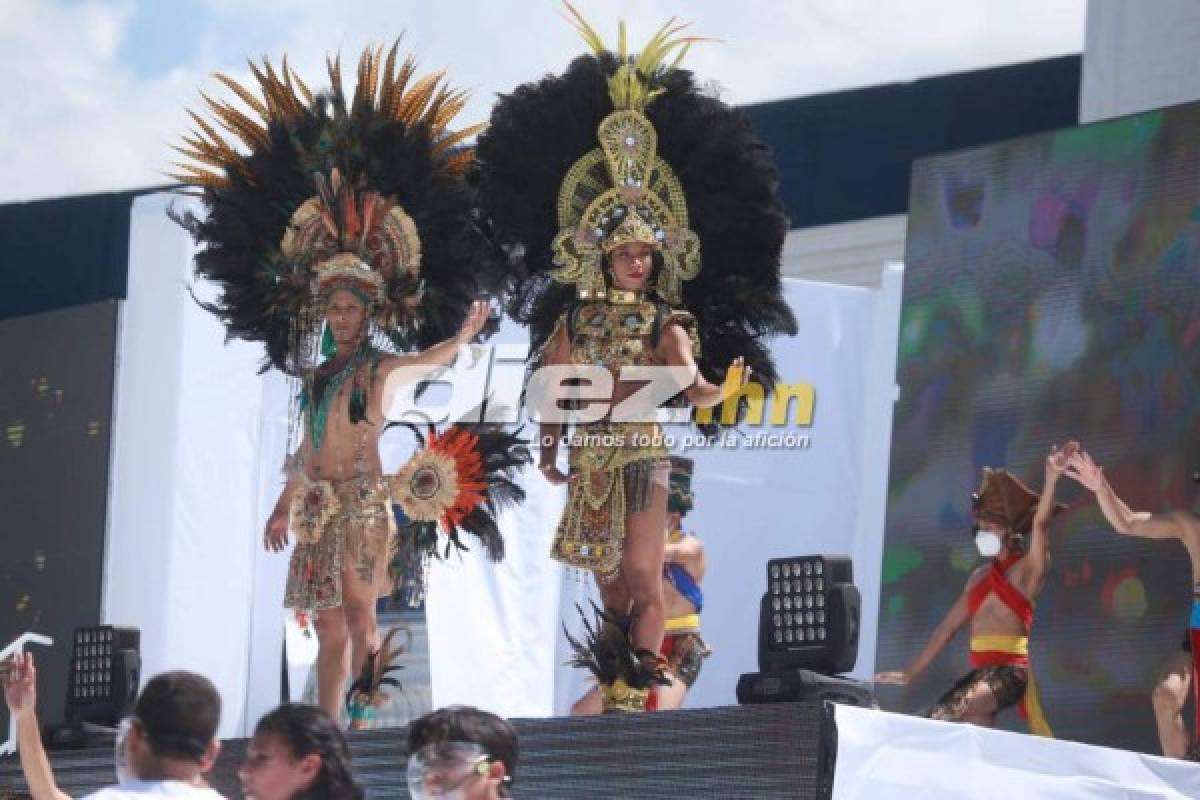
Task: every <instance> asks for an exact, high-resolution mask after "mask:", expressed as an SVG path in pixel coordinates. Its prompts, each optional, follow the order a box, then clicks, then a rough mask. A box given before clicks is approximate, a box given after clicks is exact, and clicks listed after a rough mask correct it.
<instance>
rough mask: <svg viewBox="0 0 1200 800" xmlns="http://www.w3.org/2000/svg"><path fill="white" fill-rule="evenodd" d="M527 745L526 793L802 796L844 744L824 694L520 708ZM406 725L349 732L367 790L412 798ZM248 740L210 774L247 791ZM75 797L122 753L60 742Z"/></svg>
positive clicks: (13, 773)
mask: <svg viewBox="0 0 1200 800" xmlns="http://www.w3.org/2000/svg"><path fill="white" fill-rule="evenodd" d="M513 722H514V724H515V725H516V727H517V730H518V732H519V736H520V744H521V756H520V763H519V765H518V768H517V782H516V784H515V785H514V786H513V792H514V794H515V796H516V797H518V798H552V799H557V798H562V800H568V799H571V798H581V797H587V798H600V797H613V798H664V799H667V798H669V800H679V798H684V797H686V798H693V797H719V798H760V799H761V798H775V797H787V798H801V800H824V798H828V797H829V796H830V792H831V790H832V787H833V767H834V761H835V758H836V752H837V736H836V729H835V727H834V724H833V714H832V707H825V706H823V704H822V703H820V702H819V701H808V702H802V703H779V704H777V705H759V706H728V707H723V708H714V709H704V710H697V711H675V712H661V713H654V714H643V715H636V716H634V715H606V716H603V717H591V718H558V719H524V720H514V721H513ZM405 735H406V730H405V729H404V728H396V729H392V730H380V731H368V732H364V733H356V734H352V735H351V736H350V749H351V751H352V752H353V754H354V765H355V769H356V770H357V772H358V775H359V779H360V780H361V781H362V783H363V785H364V786H365V787H366V788H367V796H368V797H369V798H407V797H408V792H407V790H406V789H405V785H404V767H405V763H406V752H405ZM245 747H246V742H245V740H241V739H238V740H232V741H226V742H225V743H224V746H223V747H222V749H221V757H220V760H219V761H218V763H217V767H216V769H215V770H214V771H213V773H212V774H211V775H210V780H211V782H212V784H213V786H214V787H215V788H216V789H217V790H218V791H220V792H221V793H222V794H224V795H226V796H227V797H230V798H241V796H242V795H241V791H240V789H239V786H238V780H237V765H238V764H239V763H241V760H242V755H243V753H244V752H245ZM52 760H53V762H54V771H55V775H56V776H57V779H58V782H59V786H60V787H61V788H62V789H63V790H64V791H66V792H67V793H68V794H69V795H71V796H72V797H80V796H82V795H84V794H86V793H87V792H89V791H92V790H94V789H97V788H99V787H101V786H105V785H109V784H111V783H112V782H113V754H112V751H111V749H109V748H93V749H90V750H80V751H75V752H69V753H55V754H53V759H52ZM23 785H24V784H23V781H22V778H21V770H20V766H19V765H18V763H17V760H16V758H15V757H5V758H3V759H0V796H2V795H3V794H4V790H5V789H22V788H23Z"/></svg>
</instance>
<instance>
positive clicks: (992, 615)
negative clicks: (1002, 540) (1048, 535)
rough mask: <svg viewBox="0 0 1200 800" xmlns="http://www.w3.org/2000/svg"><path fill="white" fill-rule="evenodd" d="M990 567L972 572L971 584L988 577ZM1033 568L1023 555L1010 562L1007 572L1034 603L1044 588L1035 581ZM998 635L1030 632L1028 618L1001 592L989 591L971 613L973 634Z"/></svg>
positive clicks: (1014, 586) (1023, 634) (1011, 579)
mask: <svg viewBox="0 0 1200 800" xmlns="http://www.w3.org/2000/svg"><path fill="white" fill-rule="evenodd" d="M990 570H991V564H985V565H984V566H982V567H980V568H979V569H978V570H976V573H975V575H974V576H972V581H971V586H972V587H974V586H975V585H976V583H978V582H979V581H982V580H985V579H986V578H987V574H988V572H989V571H990ZM1031 572H1032V570H1031V569H1030V565H1029V564H1028V563H1027V562H1026V560H1025V559H1021V560H1020V561H1018V562H1017V563H1015V564H1013V565H1012V566H1010V567H1009V568H1008V569H1007V570H1006V571H1005V573H1004V574H1005V575H1006V577H1007V578H1008V581H1009V583H1010V584H1012V586H1013V588H1015V589H1016V590H1017V591H1018V592H1020V594H1021V595H1022V596H1023V597H1024V598H1025V599H1027V600H1028V601H1029V602H1030V603H1033V602H1034V601H1035V600H1036V599H1037V596H1038V593H1039V592H1040V591H1041V585H1040V583H1041V582H1040V581H1038V582H1037V585H1033V584H1034V581H1033V577H1034V576H1033V575H1032V574H1031ZM968 591H969V590H968ZM995 635H1000V636H1027V635H1029V631H1028V630H1027V629H1026V626H1025V621H1024V620H1022V619H1021V618H1020V617H1018V616H1017V614H1016V612H1015V611H1014V610H1013V609H1011V608H1010V607H1009V606H1008V605H1006V604H1005V602H1004V601H1003V600H1002V599H1001V598H1000V596H999V595H997V594H996V593H995V592H988V594H987V596H986V597H984V599H983V602H982V603H981V604H980V606H979V608H978V610H977V611H976V612H975V614H974V615H973V616H972V617H971V636H972V637H975V636H995Z"/></svg>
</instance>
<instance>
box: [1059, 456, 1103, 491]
mask: <svg viewBox="0 0 1200 800" xmlns="http://www.w3.org/2000/svg"><path fill="white" fill-rule="evenodd" d="M1065 474H1066V475H1067V477H1068V478H1073V479H1075V480H1076V481H1079V483H1081V484H1083V485H1084V486H1085V487H1087V488H1088V489H1090V490H1092V491H1093V492H1094V491H1096V490H1097V489H1099V488H1100V483H1101V481H1103V480H1104V468H1103V467H1101V466H1100V465H1099V464H1097V463H1096V462H1095V461H1093V460H1092V457H1091V456H1090V455H1088V454H1087V451H1085V450H1080V451H1079V452H1077V453H1075V454H1074V455H1073V456H1071V458H1070V459H1069V460H1068V461H1067V468H1066V470H1065Z"/></svg>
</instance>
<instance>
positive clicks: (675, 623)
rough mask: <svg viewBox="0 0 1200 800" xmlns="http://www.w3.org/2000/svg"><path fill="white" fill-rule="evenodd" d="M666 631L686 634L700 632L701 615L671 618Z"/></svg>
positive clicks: (667, 622) (665, 628) (665, 627)
mask: <svg viewBox="0 0 1200 800" xmlns="http://www.w3.org/2000/svg"><path fill="white" fill-rule="evenodd" d="M664 630H665V631H666V632H667V633H684V632H689V631H698V630H700V615H699V614H684V615H683V616H681V617H671V618H670V619H669V620H667V621H666V624H665V626H664Z"/></svg>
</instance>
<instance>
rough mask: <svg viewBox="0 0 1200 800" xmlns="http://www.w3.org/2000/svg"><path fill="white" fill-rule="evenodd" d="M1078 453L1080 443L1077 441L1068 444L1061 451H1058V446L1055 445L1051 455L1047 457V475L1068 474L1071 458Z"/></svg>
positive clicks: (1051, 449)
mask: <svg viewBox="0 0 1200 800" xmlns="http://www.w3.org/2000/svg"><path fill="white" fill-rule="evenodd" d="M1078 452H1079V442H1076V441H1070V442H1067V443H1066V444H1065V445H1063V448H1062V449H1061V450H1059V449H1058V445H1053V446H1052V447H1051V448H1050V455H1048V456H1046V474H1047V475H1049V474H1052V473H1053V474H1054V475H1062V474H1063V473H1064V472H1066V469H1067V465H1068V464H1069V463H1070V460H1071V457H1072V456H1074V455H1075V454H1076V453H1078Z"/></svg>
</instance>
